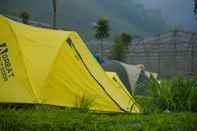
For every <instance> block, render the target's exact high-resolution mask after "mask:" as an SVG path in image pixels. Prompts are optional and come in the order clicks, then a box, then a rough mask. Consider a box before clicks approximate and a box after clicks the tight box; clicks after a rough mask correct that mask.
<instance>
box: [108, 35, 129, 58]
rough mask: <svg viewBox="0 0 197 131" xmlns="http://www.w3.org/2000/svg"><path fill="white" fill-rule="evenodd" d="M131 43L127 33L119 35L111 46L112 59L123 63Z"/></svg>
mask: <svg viewBox="0 0 197 131" xmlns="http://www.w3.org/2000/svg"><path fill="white" fill-rule="evenodd" d="M131 41H132V36H131V35H130V34H129V33H125V32H122V33H120V34H119V35H118V36H117V37H116V38H115V41H114V44H113V46H112V58H113V59H114V60H119V61H124V60H125V58H126V54H127V53H128V48H129V44H130V43H131Z"/></svg>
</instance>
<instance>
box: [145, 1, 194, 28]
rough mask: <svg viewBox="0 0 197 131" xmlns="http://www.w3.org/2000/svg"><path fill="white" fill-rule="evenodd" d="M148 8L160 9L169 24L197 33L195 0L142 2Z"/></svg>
mask: <svg viewBox="0 0 197 131" xmlns="http://www.w3.org/2000/svg"><path fill="white" fill-rule="evenodd" d="M141 1H142V3H144V5H145V7H146V8H159V9H161V10H162V14H163V16H164V17H165V18H166V20H167V21H168V22H170V23H171V24H174V25H181V26H184V29H185V30H189V31H197V19H196V18H195V16H194V13H193V0H141Z"/></svg>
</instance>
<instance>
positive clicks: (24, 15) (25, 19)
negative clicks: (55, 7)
mask: <svg viewBox="0 0 197 131" xmlns="http://www.w3.org/2000/svg"><path fill="white" fill-rule="evenodd" d="M19 17H20V18H21V19H22V22H23V23H24V24H28V23H29V19H30V14H29V13H28V12H25V11H23V12H22V13H21V14H20V16H19Z"/></svg>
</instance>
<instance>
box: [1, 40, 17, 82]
mask: <svg viewBox="0 0 197 131" xmlns="http://www.w3.org/2000/svg"><path fill="white" fill-rule="evenodd" d="M0 72H1V75H2V76H3V79H4V81H8V80H9V79H10V78H11V77H14V71H13V68H12V65H11V61H10V59H9V56H8V47H7V45H6V43H0Z"/></svg>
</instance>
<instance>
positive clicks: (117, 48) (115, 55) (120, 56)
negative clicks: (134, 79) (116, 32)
mask: <svg viewBox="0 0 197 131" xmlns="http://www.w3.org/2000/svg"><path fill="white" fill-rule="evenodd" d="M125 57H126V53H125V49H124V46H123V44H122V43H120V42H119V41H115V42H114V44H113V45H112V59H114V60H118V61H124V59H125Z"/></svg>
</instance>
